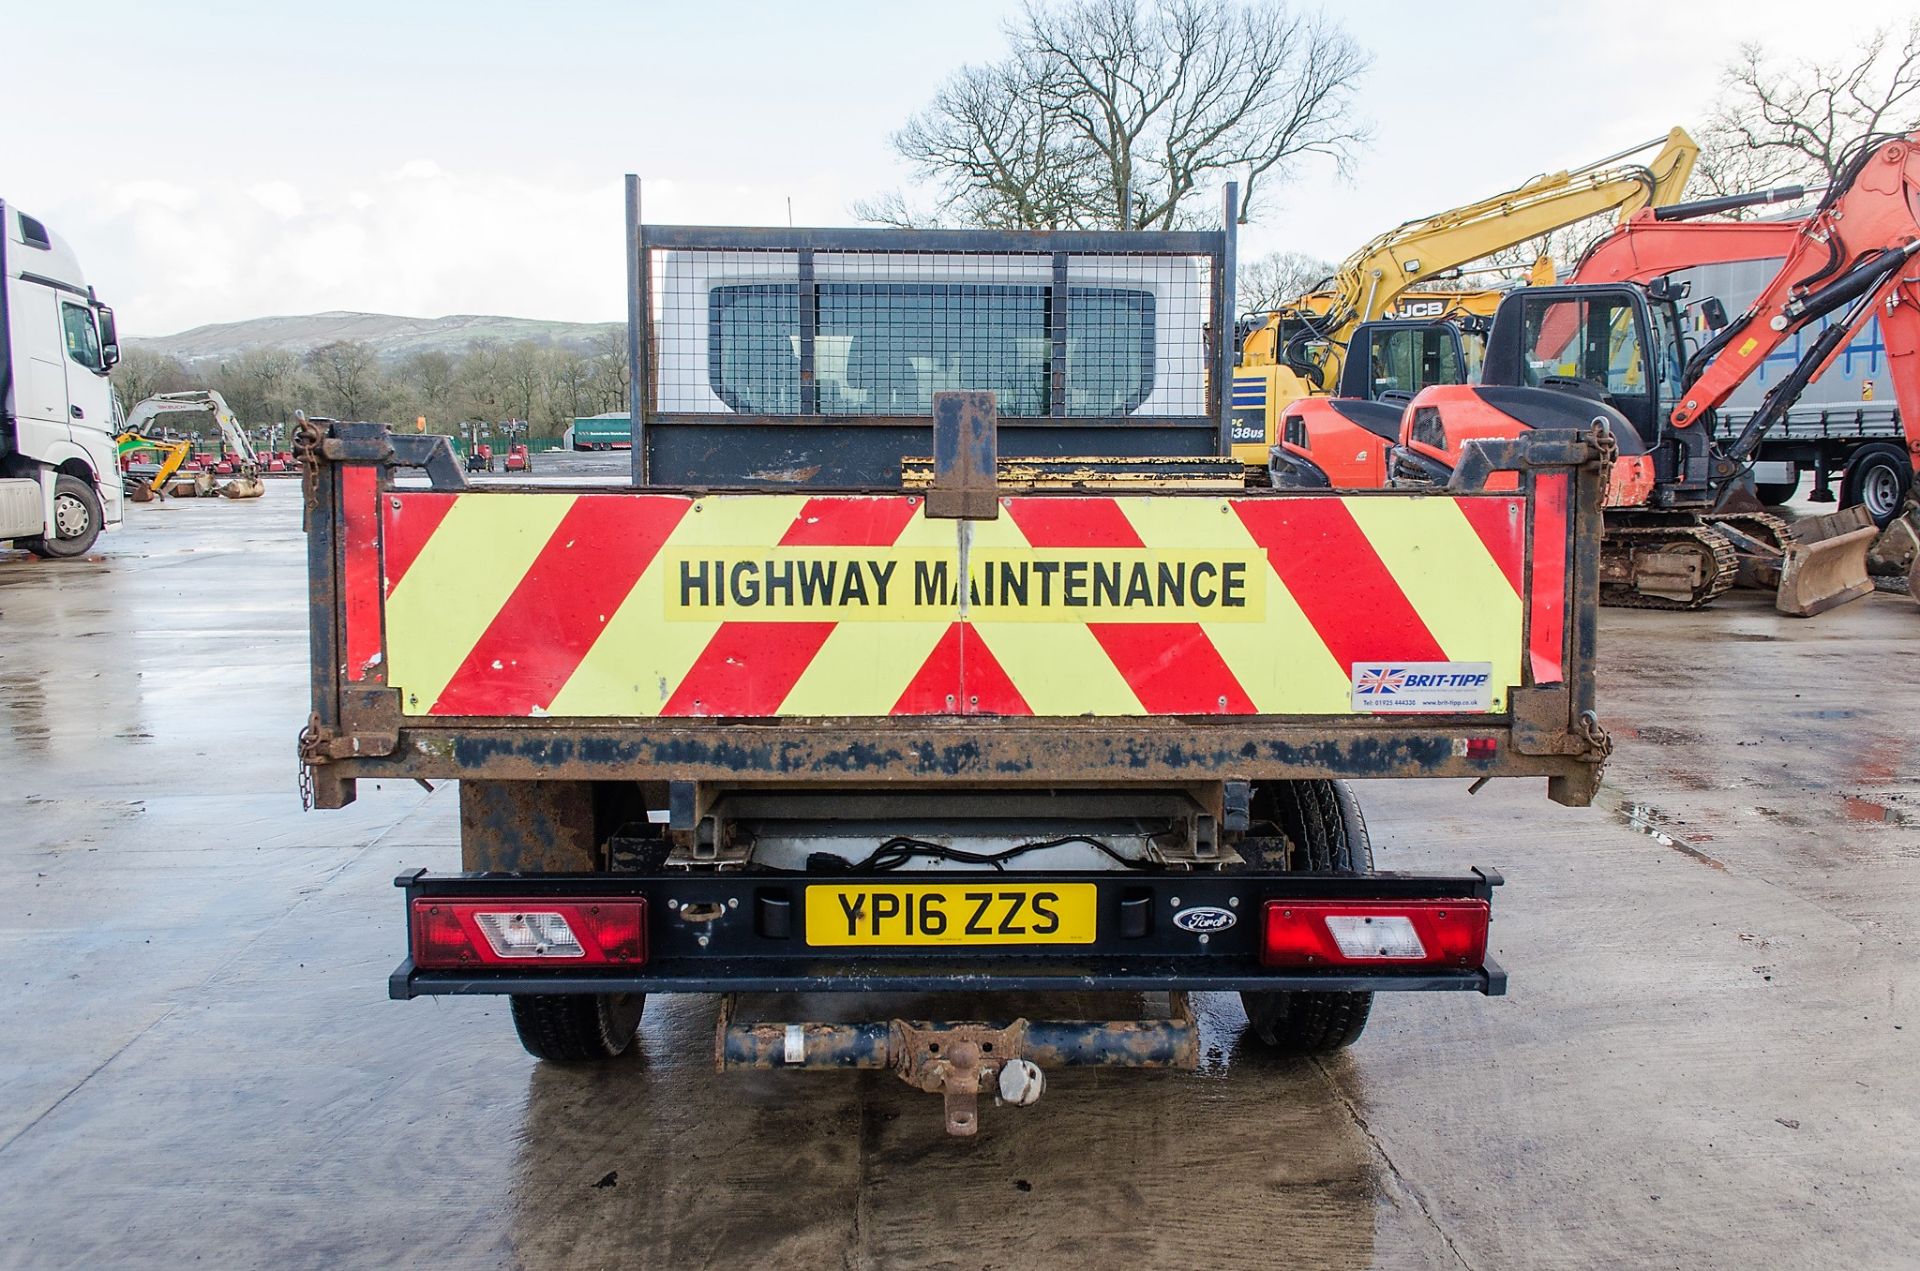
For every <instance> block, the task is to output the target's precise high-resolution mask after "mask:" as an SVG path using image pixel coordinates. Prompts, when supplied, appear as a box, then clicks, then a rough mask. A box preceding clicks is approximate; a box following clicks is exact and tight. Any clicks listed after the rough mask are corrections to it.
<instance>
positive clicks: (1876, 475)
mask: <svg viewBox="0 0 1920 1271" xmlns="http://www.w3.org/2000/svg"><path fill="white" fill-rule="evenodd" d="M1912 486H1913V468H1912V467H1911V466H1910V464H1909V463H1908V460H1907V456H1906V455H1905V454H1904V453H1903V452H1902V451H1901V449H1900V447H1898V446H1890V445H1886V444H1884V443H1876V444H1874V445H1871V446H1862V447H1860V449H1858V450H1856V451H1854V452H1853V457H1852V458H1851V459H1848V460H1847V470H1846V473H1845V475H1843V476H1842V477H1841V478H1840V506H1841V507H1843V508H1850V507H1852V506H1853V505H1854V504H1856V503H1863V504H1865V505H1866V508H1867V514H1868V515H1869V516H1871V517H1872V518H1873V523H1874V524H1875V525H1877V526H1879V527H1880V528H1881V529H1885V528H1886V527H1887V523H1888V522H1890V521H1892V520H1893V518H1894V517H1896V516H1898V515H1899V514H1900V505H1901V504H1902V503H1904V502H1905V501H1906V498H1907V491H1908V490H1909V489H1911V488H1912Z"/></svg>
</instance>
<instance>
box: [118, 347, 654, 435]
mask: <svg viewBox="0 0 1920 1271" xmlns="http://www.w3.org/2000/svg"><path fill="white" fill-rule="evenodd" d="M113 381H114V386H115V388H116V389H117V390H118V391H119V393H120V397H121V400H122V402H123V403H124V404H125V405H126V406H128V407H131V406H132V405H133V404H134V403H135V402H137V401H140V400H141V399H142V398H145V397H151V396H153V395H154V394H155V393H170V392H178V391H182V390H185V389H202V388H211V389H214V390H216V391H217V392H219V394H220V395H221V396H222V397H224V398H226V399H227V404H228V405H229V406H231V407H232V408H233V412H234V414H235V416H237V417H238V418H239V419H240V421H241V422H242V423H244V424H247V425H249V426H255V425H266V424H276V423H287V422H290V421H291V420H292V419H293V412H294V411H296V410H302V411H305V412H306V413H307V414H309V415H324V416H329V417H331V418H334V419H356V420H358V419H365V420H378V421H381V422H384V423H388V424H392V425H394V426H396V427H406V426H409V425H411V423H412V422H413V421H414V420H416V419H422V418H424V419H425V420H426V421H427V428H428V429H429V430H430V431H432V432H441V433H448V434H453V435H459V434H460V433H462V432H463V431H464V429H463V428H462V425H463V424H466V423H468V422H470V421H481V422H484V423H489V424H491V423H495V422H498V421H501V420H507V419H519V420H525V421H527V423H528V425H529V435H531V436H533V437H558V436H559V435H560V434H561V433H562V432H564V431H565V430H566V428H567V426H568V425H569V424H571V423H572V422H573V420H574V418H575V417H577V416H581V415H597V414H600V413H602V412H604V411H610V410H625V409H626V406H627V342H626V336H625V335H624V334H623V333H621V332H619V331H610V332H608V333H606V334H605V335H604V336H601V337H599V338H597V339H596V340H595V341H594V342H593V343H591V344H588V345H582V346H568V345H548V344H541V343H538V342H536V341H533V340H521V341H518V342H516V343H512V344H503V343H501V342H499V341H497V340H475V341H474V342H473V343H471V344H469V345H468V346H467V347H466V348H465V349H464V350H461V351H459V352H452V353H449V352H442V351H440V350H426V351H423V352H419V353H412V354H408V355H406V356H404V357H400V358H391V359H389V358H383V357H381V356H380V354H379V352H378V351H377V350H376V349H375V348H374V346H372V345H370V344H367V343H365V342H364V341H359V340H336V341H333V342H332V343H330V344H323V345H321V346H320V347H318V348H316V349H313V350H311V351H310V352H307V353H304V354H302V353H296V352H293V351H291V350H288V349H276V348H260V349H249V350H247V351H246V352H244V353H240V354H238V355H236V356H234V357H231V358H226V359H222V360H221V361H220V362H219V363H218V364H217V365H214V366H212V367H209V366H208V365H207V364H205V363H204V362H195V363H193V364H191V365H189V364H187V363H184V362H182V361H180V359H178V358H174V357H169V356H167V355H166V354H162V353H155V352H153V351H151V350H145V349H140V348H133V349H130V350H129V351H128V352H127V354H126V356H125V357H124V358H123V359H122V360H121V362H120V365H119V366H117V367H116V368H114V372H113Z"/></svg>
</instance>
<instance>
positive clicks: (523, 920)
mask: <svg viewBox="0 0 1920 1271" xmlns="http://www.w3.org/2000/svg"><path fill="white" fill-rule="evenodd" d="M473 917H474V921H475V922H478V923H479V924H480V931H481V934H482V935H484V936H486V938H487V943H488V944H489V945H491V946H492V947H493V951H494V953H495V954H496V955H498V956H500V957H503V958H584V957H586V956H587V951H586V950H585V949H583V948H581V947H580V941H579V940H577V939H575V938H574V934H573V928H572V927H569V926H568V925H567V920H566V918H565V917H563V916H561V915H560V914H556V913H527V912H521V913H502V912H494V913H476V914H474V915H473Z"/></svg>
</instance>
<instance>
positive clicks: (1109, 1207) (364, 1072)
mask: <svg viewBox="0 0 1920 1271" xmlns="http://www.w3.org/2000/svg"><path fill="white" fill-rule="evenodd" d="M619 463H620V460H619V459H617V458H615V459H610V460H609V459H603V460H601V461H600V463H599V464H598V465H596V466H599V467H603V468H605V469H608V470H617V468H618V466H619ZM548 467H549V468H551V469H556V470H559V471H560V472H561V473H562V474H564V473H565V472H567V471H572V472H580V471H585V470H586V468H584V467H582V466H581V465H579V464H577V463H570V462H566V461H563V462H561V463H557V464H553V465H548ZM542 475H543V476H545V475H547V472H546V471H544V470H543V473H542ZM297 489H298V487H297V486H296V485H295V484H293V483H291V482H273V483H271V484H270V488H269V490H268V494H267V497H266V498H265V499H264V500H261V501H259V502H256V503H250V504H230V503H222V502H205V503H199V502H188V503H168V504H165V505H161V506H149V507H135V508H133V509H131V512H130V517H131V519H130V521H129V524H128V526H127V528H126V529H124V530H123V531H121V532H119V533H117V534H114V535H112V536H110V537H109V538H107V539H106V540H104V543H103V549H102V551H103V555H104V559H102V560H101V561H99V562H98V563H90V564H77V565H70V566H64V567H63V566H49V565H44V564H34V563H30V562H13V563H0V825H3V826H4V827H5V828H4V830H0V897H4V901H5V903H4V905H0V988H3V989H4V996H3V997H0V1000H3V1001H5V1002H6V1003H8V1004H9V1005H8V1009H7V1011H6V1021H7V1023H6V1027H5V1028H4V1029H3V1030H0V1265H5V1266H25V1267H38V1266H70V1265H129V1264H131V1265H140V1266H178V1265H185V1264H189V1263H195V1262H198V1263H201V1264H204V1265H209V1266H273V1267H302V1266H340V1265H348V1266H358V1265H392V1264H407V1265H447V1266H491V1265H503V1264H504V1265H514V1266H529V1267H544V1266H550V1265H585V1266H618V1265H636V1266H637V1265H660V1266H672V1267H681V1266H699V1265H708V1264H719V1265H728V1266H733V1265H746V1266H771V1265H784V1266H794V1267H817V1266H829V1265H836V1264H844V1265H847V1266H853V1267H893V1266H919V1265H930V1266H954V1267H970V1268H971V1267H1014V1266H1056V1265H1062V1264H1066V1263H1069V1262H1071V1263H1075V1264H1079V1265H1083V1266H1088V1267H1093V1266H1103V1267H1104V1266H1115V1265H1121V1266H1133V1265H1141V1266H1163V1267H1198V1266H1214V1265H1217V1266H1261V1267H1273V1266H1300V1267H1367V1266H1387V1267H1425V1266H1442V1267H1446V1266H1464V1267H1478V1268H1495V1267H1525V1268H1535V1267H1590V1266H1682V1265H1684V1266H1688V1267H1710V1266H1711V1267H1720V1266H1724V1267H1747V1266H1753V1265H1766V1266H1769V1267H1773V1268H1787V1267H1815V1266H1847V1267H1851V1268H1868V1267H1904V1266H1912V1265H1915V1264H1916V1263H1920V1220H1917V1219H1916V1217H1915V1215H1916V1213H1920V1046H1917V1045H1916V1043H1917V1042H1920V1009H1917V1008H1920V958H1917V957H1916V953H1920V657H1916V656H1915V654H1916V653H1920V607H1916V606H1914V605H1913V604H1912V603H1911V602H1910V601H1907V600H1905V599H1903V598H1898V597H1893V596H1884V595H1881V596H1873V597H1870V598H1868V599H1866V600H1864V601H1862V602H1860V603H1857V604H1854V605H1851V606H1848V607H1846V608H1844V609H1841V610H1837V611H1835V612H1833V613H1830V614H1827V615H1824V616H1822V617H1820V618H1816V619H1812V620H1809V621H1795V620H1791V619H1786V618H1781V617H1779V616H1777V615H1775V614H1774V613H1773V612H1772V611H1771V610H1770V609H1769V608H1767V607H1766V605H1765V603H1764V602H1763V601H1762V599H1761V598H1758V597H1753V596H1740V595H1736V596H1733V597H1730V598H1728V599H1726V600H1724V601H1722V602H1721V603H1720V604H1718V605H1716V606H1715V608H1714V609H1713V610H1712V611H1710V612H1707V613H1702V614H1694V615H1675V614H1659V613H1637V612H1620V611H1607V613H1606V614H1605V618H1604V622H1603V631H1604V665H1605V677H1604V681H1603V684H1602V690H1601V701H1602V714H1603V718H1604V719H1605V721H1606V722H1607V723H1608V724H1609V725H1610V726H1611V728H1612V729H1613V732H1614V735H1615V737H1616V738H1617V739H1618V741H1619V750H1618V753H1617V755H1616V757H1615V759H1614V762H1613V764H1612V766H1611V767H1610V769H1609V776H1608V785H1607V788H1606V790H1605V792H1604V795H1603V798H1602V799H1601V801H1600V803H1599V804H1598V805H1596V806H1595V807H1593V808H1590V809H1584V810H1573V809H1566V808H1560V807H1556V806H1554V805H1552V804H1550V803H1548V802H1547V801H1546V800H1545V798H1544V794H1543V792H1542V790H1541V789H1540V788H1538V787H1537V786H1536V785H1534V783H1517V782H1515V783H1496V784H1495V785H1493V786H1490V787H1488V788H1487V789H1486V790H1484V791H1483V792H1482V793H1480V794H1479V795H1477V796H1472V797H1469V796H1468V794H1467V792H1466V790H1465V788H1464V786H1463V785H1460V784H1456V783H1451V782H1448V783H1418V782H1404V783H1391V784H1382V785H1379V786H1375V787H1368V788H1364V789H1363V790H1362V791H1361V793H1362V796H1363V800H1364V802H1365V805H1366V807H1367V809H1368V811H1369V813H1370V816H1371V820H1372V825H1373V831H1374V835H1375V840H1376V844H1377V851H1378V856H1379V858H1380V862H1381V864H1382V865H1383V866H1385V867H1389V868H1416V867H1434V868H1447V869H1458V868H1463V867H1465V866H1466V865H1468V864H1488V865H1497V866H1499V867H1501V868H1502V869H1503V870H1504V871H1505V872H1506V875H1507V878H1508V880H1509V885H1508V886H1507V888H1506V889H1505V890H1504V891H1503V892H1502V893H1501V894H1500V896H1499V898H1498V903H1497V906H1496V912H1497V915H1498V919H1499V921H1498V922H1497V924H1496V926H1495V932H1494V936H1495V940H1494V943H1495V952H1496V956H1497V957H1498V958H1499V959H1500V960H1501V962H1503V963H1504V964H1505V965H1506V966H1507V967H1508V968H1509V969H1510V971H1511V972H1512V977H1513V980H1512V990H1511V994H1510V995H1509V996H1507V997H1504V998H1496V999H1483V998H1479V997H1473V996H1465V995H1458V996H1456V995H1433V996H1420V995H1407V996H1399V997H1384V998H1382V999H1381V1000H1380V1002H1379V1003H1378V1005H1377V1007H1376V1010H1375V1015H1374V1021H1373V1024H1372V1026H1371V1027H1370V1028H1369V1030H1368V1032H1367V1035H1366V1037H1365V1038H1364V1039H1363V1041H1362V1042H1361V1043H1360V1045H1359V1046H1358V1047H1357V1048H1355V1049H1354V1050H1352V1051H1350V1052H1348V1053H1346V1054H1344V1055H1342V1056H1340V1057H1339V1058H1336V1059H1333V1060H1330V1061H1327V1062H1311V1063H1307V1062H1292V1063H1283V1062H1275V1061H1272V1060H1269V1059H1264V1058H1262V1057H1261V1056H1259V1055H1258V1054H1257V1053H1255V1052H1253V1051H1251V1050H1250V1049H1249V1048H1247V1047H1246V1046H1244V1045H1243V1043H1242V1030H1243V1028H1244V1026H1245V1019H1244V1016H1243V1015H1242V1014H1241V1012H1240V1008H1239V1005H1238V1003H1237V1000H1236V999H1235V998H1233V997H1232V996H1229V995H1203V996H1202V998H1201V999H1200V1002H1199V1005H1200V1008H1201V1010H1202V1012H1203V1018H1204V1023H1205V1028H1206V1032H1207V1038H1208V1044H1207V1046H1206V1048H1205V1059H1204V1062H1203V1064H1202V1066H1201V1068H1200V1070H1199V1071H1198V1072H1195V1073H1192V1074H1184V1075H1173V1074H1157V1075H1153V1074H1124V1073H1123V1074H1107V1075H1102V1074H1073V1073H1068V1074H1059V1075H1056V1077H1055V1078H1054V1080H1053V1081H1052V1083H1051V1085H1050V1087H1049V1092H1048V1095H1047V1097H1046V1098H1045V1099H1044V1100H1043V1101H1042V1102H1041V1103H1040V1104H1039V1105H1038V1106H1037V1107H1035V1108H1032V1109H1028V1110H1024V1111H1016V1110H1012V1109H991V1108H990V1109H988V1110H987V1112H986V1115H985V1119H984V1127H983V1133H982V1135H981V1137H980V1138H979V1140H978V1141H976V1142H972V1143H963V1142H956V1141H953V1140H949V1139H948V1138H947V1137H946V1136H945V1135H944V1133H943V1132H942V1129H941V1125H940V1118H939V1115H938V1103H937V1101H936V1100H934V1099H932V1098H930V1097H929V1096H925V1095H921V1094H918V1093H915V1092H913V1091H910V1090H909V1089H907V1088H906V1087H905V1086H904V1085H902V1084H900V1083H899V1082H898V1081H896V1080H894V1079H893V1078H891V1077H884V1076H880V1075H876V1074H861V1075H840V1074H833V1075H790V1076H782V1075H778V1074H767V1075H765V1076H760V1077H739V1076H728V1077H721V1076H718V1075H716V1074H715V1073H714V1072H713V1071H712V1068H711V1064H710V1060H709V1047H710V1045H711V1018H712V1007H713V1003H712V1001H711V1000H709V999H688V998H663V999H657V1000H655V1001H654V1002H652V1003H650V1004H649V1009H648V1013H647V1016H646V1020H645V1023H644V1025H643V1027H642V1035H641V1042H640V1045H639V1047H638V1049H637V1051H636V1052H634V1053H633V1054H631V1055H630V1056H629V1057H627V1058H626V1059H623V1060H622V1061H620V1062H617V1063H615V1064H612V1065H610V1066H608V1067H606V1068H605V1069H604V1070H599V1071H587V1072H579V1071H566V1070H561V1069H556V1068H549V1067H543V1066H541V1065H539V1064H536V1063H535V1062H534V1061H533V1060H531V1059H529V1058H528V1057H527V1056H526V1055H525V1054H524V1053H523V1052H522V1051H521V1049H520V1047H519V1046H518V1044H517V1043H516V1042H515V1040H514V1037H513V1034H512V1029H511V1026H510V1023H509V1021H508V1019H507V1018H506V1012H505V1011H504V1010H503V1009H502V1006H501V1004H500V1002H499V1000H497V999H487V998H469V999H429V1000H422V1001H416V1002H411V1003H395V1002H389V1001H388V1000H387V999H386V992H385V989H386V985H385V977H386V974H387V972H388V971H389V970H390V969H391V968H392V966H393V965H394V963H395V962H397V961H398V959H399V957H400V954H401V950H402V942H403V938H402V933H401V928H400V922H399V919H400V914H401V910H400V901H399V898H398V893H397V892H395V891H394V890H393V888H392V887H391V886H390V885H389V884H390V879H391V878H392V876H393V875H394V874H395V873H396V872H398V871H399V870H400V869H402V868H403V867H415V866H427V867H431V868H436V869H450V868H454V867H456V865H457V861H458V851H457V848H456V842H455V817H454V791H453V790H452V789H451V788H448V787H442V788H440V789H438V790H436V791H435V792H434V793H432V794H429V793H427V792H426V791H423V790H421V789H420V788H418V787H417V786H414V785H411V784H405V785H397V786H396V785H388V786H386V787H384V788H370V787H368V786H366V785H363V787H362V792H361V799H360V802H359V803H358V804H356V805H355V806H353V807H352V808H350V809H347V810H345V811H342V812H336V813H311V814H302V813H301V811H300V805H299V800H298V795H297V793H296V786H295V766H294V760H293V753H294V751H293V741H294V735H295V733H296V732H297V730H298V729H299V727H300V724H301V722H302V720H303V719H304V716H305V713H306V705H305V678H304V667H305V657H306V636H305V627H304V625H303V624H304V609H303V589H302V581H303V576H302V572H301V571H302V555H301V540H300V532H299V515H298V513H299V507H298V499H297ZM1126 1005H1127V1004H1126V1003H1124V1002H1123V1003H1120V1006H1121V1007H1122V1009H1124V1008H1125V1007H1126ZM1136 1005H1137V1003H1136Z"/></svg>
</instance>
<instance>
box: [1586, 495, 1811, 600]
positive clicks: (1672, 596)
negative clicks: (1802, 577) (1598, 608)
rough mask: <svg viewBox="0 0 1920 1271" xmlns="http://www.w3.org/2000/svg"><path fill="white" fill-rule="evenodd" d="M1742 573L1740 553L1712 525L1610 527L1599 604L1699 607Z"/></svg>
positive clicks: (1602, 549) (1604, 542)
mask: <svg viewBox="0 0 1920 1271" xmlns="http://www.w3.org/2000/svg"><path fill="white" fill-rule="evenodd" d="M1770 519H1773V520H1778V519H1779V518H1777V517H1774V518H1770ZM1784 524H1785V523H1784V522H1782V525H1783V527H1784ZM1739 576H1740V554H1739V553H1738V552H1736V551H1734V549H1733V544H1732V543H1731V542H1729V541H1728V540H1727V537H1726V536H1725V535H1724V534H1721V533H1719V532H1718V531H1716V530H1715V529H1714V528H1713V527H1712V526H1710V525H1700V524H1684V523H1682V524H1673V525H1609V526H1608V527H1607V533H1606V537H1605V539H1604V540H1602V542H1601V545H1600V603H1601V604H1603V605H1609V606H1612V607H1614V608H1617V609H1699V608H1702V607H1704V606H1706V605H1709V604H1711V603H1713V601H1714V599H1715V598H1716V597H1718V596H1721V595H1724V594H1725V593H1726V592H1727V591H1728V590H1729V589H1730V588H1732V586H1733V584H1734V582H1735V580H1736V579H1738V578H1739Z"/></svg>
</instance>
